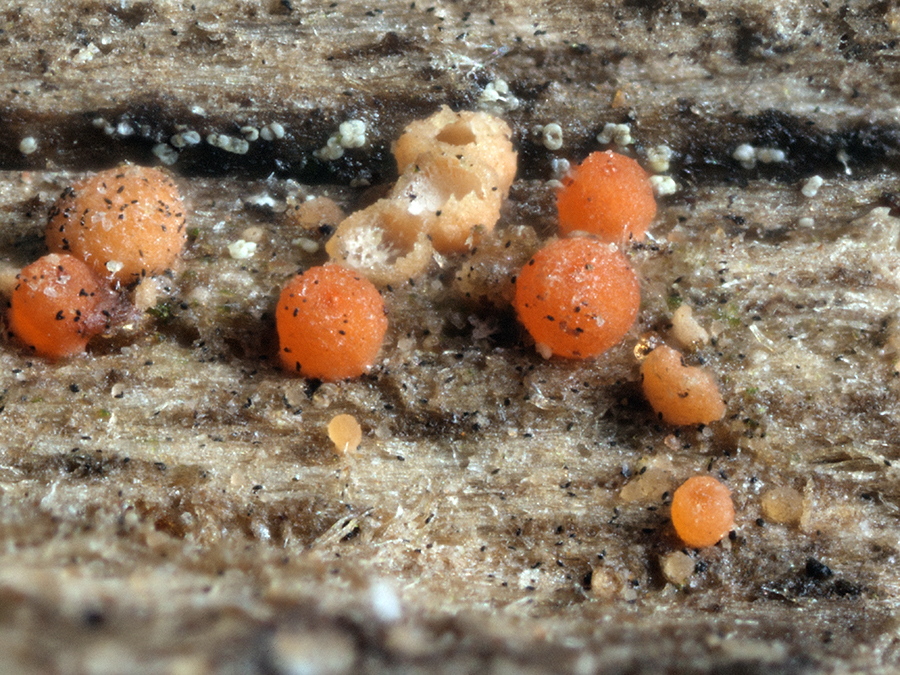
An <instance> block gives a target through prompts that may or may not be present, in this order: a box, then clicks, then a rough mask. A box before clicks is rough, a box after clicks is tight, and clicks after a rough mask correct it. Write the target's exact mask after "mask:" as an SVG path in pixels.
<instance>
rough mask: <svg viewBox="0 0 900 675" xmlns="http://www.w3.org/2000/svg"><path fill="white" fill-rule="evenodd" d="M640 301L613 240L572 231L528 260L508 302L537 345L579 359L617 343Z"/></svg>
mask: <svg viewBox="0 0 900 675" xmlns="http://www.w3.org/2000/svg"><path fill="white" fill-rule="evenodd" d="M640 302H641V297H640V288H639V284H638V280H637V276H636V275H635V273H634V270H633V269H632V268H631V265H629V264H628V261H627V260H626V259H625V256H624V255H622V253H621V251H619V250H618V248H616V246H614V245H611V244H604V243H602V242H599V241H597V240H595V239H589V238H586V237H574V238H572V239H560V240H558V241H555V242H553V243H551V244H549V245H547V246H546V247H544V248H543V249H541V250H540V251H538V252H537V253H536V254H535V255H534V257H533V258H532V259H531V260H530V261H528V263H527V264H526V265H525V266H524V267H523V268H522V271H521V272H520V273H519V275H518V277H517V278H516V295H515V300H514V301H513V304H514V305H515V308H516V312H517V313H518V315H519V319H520V320H521V321H522V323H523V324H524V326H525V328H526V329H527V330H528V332H529V333H530V334H531V336H532V337H533V338H534V341H535V342H536V343H537V344H538V346H539V349H541V348H542V347H546V348H549V350H550V351H552V352H553V353H554V354H556V355H558V356H564V357H567V358H574V359H583V358H589V357H592V356H597V355H598V354H601V353H603V352H605V351H606V350H607V349H609V348H610V347H612V346H613V345H615V344H617V343H618V342H619V341H620V340H621V339H622V337H624V335H625V333H626V332H628V329H629V328H630V327H631V325H632V324H633V323H634V320H635V317H637V312H638V307H639V306H640Z"/></svg>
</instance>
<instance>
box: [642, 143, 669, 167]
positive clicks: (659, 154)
mask: <svg viewBox="0 0 900 675" xmlns="http://www.w3.org/2000/svg"><path fill="white" fill-rule="evenodd" d="M673 154H674V153H673V152H672V148H670V147H669V146H668V145H657V146H656V147H655V148H650V149H649V150H648V151H647V165H648V166H649V167H650V168H651V169H652V170H653V171H655V172H656V173H665V172H666V171H668V170H669V163H670V161H671V159H672V155H673Z"/></svg>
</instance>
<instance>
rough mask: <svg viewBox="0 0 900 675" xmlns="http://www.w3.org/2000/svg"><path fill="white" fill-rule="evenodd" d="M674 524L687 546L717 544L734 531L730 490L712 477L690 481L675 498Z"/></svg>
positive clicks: (685, 483) (701, 546)
mask: <svg viewBox="0 0 900 675" xmlns="http://www.w3.org/2000/svg"><path fill="white" fill-rule="evenodd" d="M672 525H673V526H674V528H675V532H676V534H678V536H679V537H680V538H681V540H682V541H683V542H684V543H685V544H687V545H688V546H692V547H694V548H705V547H707V546H713V545H715V544H717V543H718V542H719V541H720V540H721V539H722V537H724V536H725V535H727V534H728V533H729V532H730V531H731V530H732V529H733V528H734V504H733V502H732V501H731V491H730V490H729V489H728V488H727V487H726V486H725V485H724V484H723V483H721V482H720V481H718V480H716V479H715V478H713V477H712V476H693V477H691V478H688V479H687V480H686V481H685V482H684V483H682V484H681V486H680V487H679V488H678V489H677V490H675V494H674V495H672Z"/></svg>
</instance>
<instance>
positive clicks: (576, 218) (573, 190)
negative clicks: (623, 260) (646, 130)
mask: <svg viewBox="0 0 900 675" xmlns="http://www.w3.org/2000/svg"><path fill="white" fill-rule="evenodd" d="M562 183H563V185H562V187H561V188H560V189H559V191H558V192H557V193H556V208H557V211H558V212H559V230H560V232H561V233H562V234H568V233H570V232H576V231H581V232H588V233H590V234H593V235H596V236H597V237H599V238H600V239H602V240H604V241H609V242H614V243H617V244H621V243H624V242H626V241H628V240H629V239H635V240H637V241H643V239H644V233H645V232H646V231H647V228H648V227H649V226H650V223H651V222H653V219H654V218H655V217H656V199H655V198H654V196H653V187H652V186H651V185H650V180H649V179H648V177H647V173H646V172H645V171H644V170H643V169H642V168H641V167H640V165H639V164H638V163H637V162H636V161H634V160H633V159H631V158H630V157H626V156H625V155H620V154H617V153H615V152H613V151H612V150H607V151H606V152H594V153H592V154H590V155H588V157H587V159H585V160H584V162H582V163H581V164H580V165H578V166H576V167H575V168H574V169H572V171H570V172H569V174H568V175H567V176H566V177H565V178H564V179H563V181H562Z"/></svg>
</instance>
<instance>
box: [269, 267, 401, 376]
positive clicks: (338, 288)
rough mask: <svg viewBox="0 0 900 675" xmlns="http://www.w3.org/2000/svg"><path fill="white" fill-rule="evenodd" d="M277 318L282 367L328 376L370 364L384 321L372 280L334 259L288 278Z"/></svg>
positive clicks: (359, 372) (362, 369) (347, 373)
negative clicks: (337, 262)
mask: <svg viewBox="0 0 900 675" xmlns="http://www.w3.org/2000/svg"><path fill="white" fill-rule="evenodd" d="M275 323H276V327H277V329H278V340H279V350H278V353H279V357H280V358H281V364H282V366H283V367H284V369H285V370H287V371H288V372H291V373H297V374H300V375H302V376H304V377H314V378H318V379H321V380H327V381H336V380H343V379H347V378H350V377H356V376H358V375H362V374H363V373H365V372H366V371H367V370H369V368H370V367H371V366H372V364H374V363H375V359H376V358H377V356H378V352H379V350H380V349H381V343H382V342H383V341H384V335H385V333H386V332H387V327H388V321H387V317H386V316H385V311H384V301H383V300H382V298H381V295H380V294H379V293H378V290H377V289H376V288H375V286H373V285H372V283H371V282H370V281H369V280H368V279H365V278H364V277H361V276H359V275H358V274H356V273H355V272H352V271H351V270H348V269H347V268H345V267H341V266H340V265H333V264H328V265H323V266H321V267H312V268H310V269H308V270H306V272H304V273H303V274H298V275H297V276H296V277H294V278H293V279H291V280H290V281H289V282H288V283H287V285H286V286H285V287H284V289H283V290H282V291H281V297H280V298H279V300H278V306H277V308H276V310H275Z"/></svg>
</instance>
